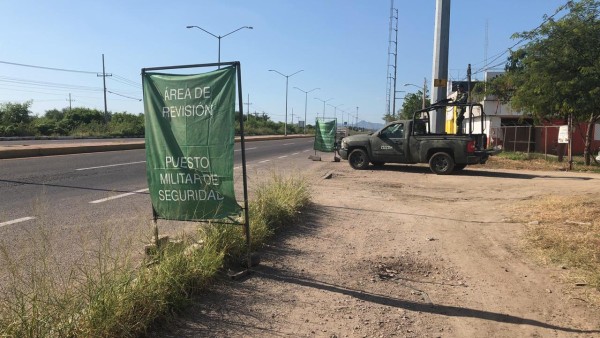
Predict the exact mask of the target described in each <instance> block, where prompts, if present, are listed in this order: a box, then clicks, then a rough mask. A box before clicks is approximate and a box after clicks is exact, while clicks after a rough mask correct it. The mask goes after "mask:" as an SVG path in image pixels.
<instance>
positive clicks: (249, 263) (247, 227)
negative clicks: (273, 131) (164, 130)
mask: <svg viewBox="0 0 600 338" xmlns="http://www.w3.org/2000/svg"><path fill="white" fill-rule="evenodd" d="M222 66H233V67H234V68H235V70H236V73H237V87H238V88H237V89H238V90H237V91H238V102H239V105H238V109H239V114H240V146H241V148H242V149H241V150H242V181H243V185H244V208H243V209H244V223H238V222H235V221H233V220H232V222H219V221H212V220H201V219H199V220H195V221H198V222H210V223H216V224H232V225H243V226H244V233H245V235H246V246H247V249H248V251H247V268H248V269H249V268H250V267H251V266H252V258H251V248H250V244H251V242H250V219H249V215H248V181H247V175H246V142H245V138H244V109H243V107H244V105H243V101H242V97H243V95H242V67H241V64H240V62H239V61H232V62H219V63H203V64H193V65H180V66H166V67H152V68H142V80H143V76H144V74H145V73H146V72H149V71H160V70H170V69H186V68H205V67H219V68H220V67H222ZM152 218H153V224H154V240H155V244H156V245H158V243H159V241H158V219H159V218H160V217H159V215H158V214H157V213H156V210H154V206H152Z"/></svg>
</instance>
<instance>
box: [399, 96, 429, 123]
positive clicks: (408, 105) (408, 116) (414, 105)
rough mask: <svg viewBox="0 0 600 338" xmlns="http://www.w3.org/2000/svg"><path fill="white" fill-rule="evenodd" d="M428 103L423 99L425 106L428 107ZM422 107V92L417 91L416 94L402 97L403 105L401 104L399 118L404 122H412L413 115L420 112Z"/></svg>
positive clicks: (427, 100)
mask: <svg viewBox="0 0 600 338" xmlns="http://www.w3.org/2000/svg"><path fill="white" fill-rule="evenodd" d="M429 105H430V101H429V99H428V98H425V106H426V107H427V106H429ZM422 107H423V91H421V90H419V91H418V92H416V93H409V94H406V95H405V96H404V103H402V111H401V113H400V118H401V119H405V120H412V118H413V114H414V113H415V112H416V111H417V110H421V109H422Z"/></svg>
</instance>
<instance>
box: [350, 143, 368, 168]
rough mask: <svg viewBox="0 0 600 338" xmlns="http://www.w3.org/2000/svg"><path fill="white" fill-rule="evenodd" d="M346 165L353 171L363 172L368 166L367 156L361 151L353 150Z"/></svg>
mask: <svg viewBox="0 0 600 338" xmlns="http://www.w3.org/2000/svg"><path fill="white" fill-rule="evenodd" d="M348 163H350V166H351V167H352V168H353V169H356V170H364V169H367V167H368V166H369V155H367V152H366V151H364V150H363V149H360V148H359V149H354V150H352V152H350V155H348Z"/></svg>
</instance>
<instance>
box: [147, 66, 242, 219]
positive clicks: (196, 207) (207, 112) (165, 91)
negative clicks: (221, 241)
mask: <svg viewBox="0 0 600 338" xmlns="http://www.w3.org/2000/svg"><path fill="white" fill-rule="evenodd" d="M235 75H236V70H235V68H234V67H228V68H222V69H220V70H216V71H213V72H210V73H205V74H198V75H176V74H160V73H144V74H143V87H144V112H145V120H146V171H147V178H148V186H149V188H150V197H151V200H152V205H153V206H154V209H155V210H156V212H157V213H158V216H159V217H161V218H165V219H173V220H182V221H183V220H207V219H220V218H225V217H228V216H232V215H239V213H240V211H241V207H240V206H239V205H238V203H237V201H236V199H235V194H234V188H233V146H234V129H235V128H234V122H235V115H234V114H235V85H236V81H235Z"/></svg>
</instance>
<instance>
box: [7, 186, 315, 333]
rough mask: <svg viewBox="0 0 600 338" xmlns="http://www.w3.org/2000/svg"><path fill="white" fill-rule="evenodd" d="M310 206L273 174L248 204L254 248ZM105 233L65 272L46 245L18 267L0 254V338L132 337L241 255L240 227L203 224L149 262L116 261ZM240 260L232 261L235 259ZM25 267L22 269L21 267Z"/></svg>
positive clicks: (299, 190) (297, 189)
mask: <svg viewBox="0 0 600 338" xmlns="http://www.w3.org/2000/svg"><path fill="white" fill-rule="evenodd" d="M309 200H310V195H309V190H308V186H307V183H306V181H304V180H303V179H299V178H283V177H281V176H277V175H273V177H272V179H271V181H269V182H267V183H264V184H262V185H260V186H259V187H258V188H257V190H256V200H255V201H252V202H251V203H250V210H249V212H250V225H251V228H250V232H251V238H252V243H253V246H254V247H255V248H259V247H261V246H262V245H263V244H264V243H265V241H267V240H268V239H269V238H270V237H271V236H272V235H273V234H274V233H275V232H276V231H277V229H279V228H281V227H283V226H286V225H290V224H291V223H292V222H293V221H294V220H295V218H296V216H297V215H298V213H299V211H300V210H301V209H302V208H303V207H305V206H306V205H307V204H308V202H309ZM109 237H110V235H109V234H106V236H104V237H102V238H100V239H99V240H100V242H101V243H100V245H99V248H100V249H98V250H97V251H96V252H93V255H91V257H85V259H82V260H81V262H80V264H78V266H77V267H72V268H70V269H68V271H67V272H66V273H65V272H63V273H55V271H50V270H53V269H55V268H56V266H57V265H58V264H57V261H56V257H60V255H59V254H57V253H55V252H52V250H51V249H52V248H51V246H50V242H51V241H50V240H49V239H48V238H47V237H46V236H44V235H43V236H41V244H42V245H41V246H40V247H41V248H42V250H41V251H40V252H39V254H37V255H35V257H33V258H28V259H29V260H31V261H32V263H31V264H22V262H20V261H18V260H17V259H14V258H13V257H11V256H10V254H9V253H8V252H7V251H6V250H4V249H3V248H0V249H1V250H0V254H2V255H1V256H0V258H2V263H3V266H7V267H8V270H9V276H10V282H9V283H7V285H5V286H4V287H3V289H2V290H1V291H2V293H1V294H0V337H32V338H33V337H136V336H139V335H141V334H143V333H144V332H146V330H147V329H148V327H149V326H150V325H152V323H154V322H156V321H157V320H160V319H162V318H165V317H167V316H169V315H170V314H171V313H172V312H174V311H180V310H182V309H184V308H185V306H186V305H187V304H188V303H189V301H190V299H191V296H192V295H194V294H198V292H199V291H201V290H204V289H205V288H206V287H207V286H208V285H210V283H211V282H212V280H213V279H214V277H215V276H216V274H217V273H218V271H219V269H221V268H223V266H224V265H225V264H227V263H228V262H232V261H235V260H238V259H239V258H240V257H241V256H242V255H243V254H244V253H245V252H246V250H247V248H246V244H245V243H246V242H245V238H244V232H243V229H242V227H241V226H236V225H224V224H208V225H203V226H201V227H200V231H199V232H198V234H197V235H196V236H188V237H185V238H183V239H182V240H180V241H178V242H176V243H168V244H166V245H164V246H161V247H160V249H159V250H157V252H155V254H154V255H153V256H152V257H151V261H146V262H141V263H142V264H140V265H137V266H136V265H135V264H133V263H132V259H130V257H129V256H127V255H124V256H121V255H115V256H113V253H114V252H120V251H115V250H113V248H112V247H111V245H109V244H108V243H110V242H111V241H110V238H109ZM238 261H239V260H238ZM24 266H25V267H29V268H28V269H23V268H22V267H24Z"/></svg>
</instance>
